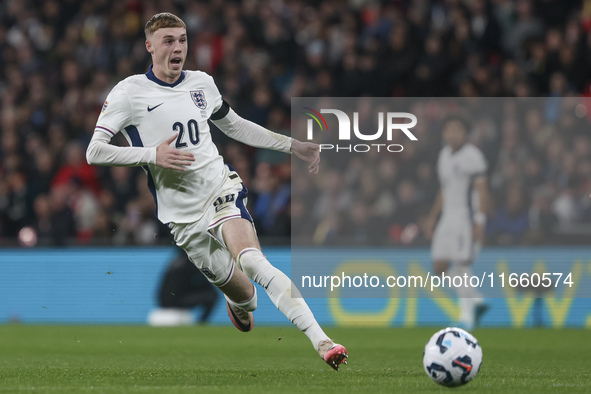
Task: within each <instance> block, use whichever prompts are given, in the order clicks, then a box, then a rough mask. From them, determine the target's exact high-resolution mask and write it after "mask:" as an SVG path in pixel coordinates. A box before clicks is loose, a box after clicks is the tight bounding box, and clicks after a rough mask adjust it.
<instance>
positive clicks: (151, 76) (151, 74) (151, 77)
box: [146, 64, 185, 88]
mask: <svg viewBox="0 0 591 394" xmlns="http://www.w3.org/2000/svg"><path fill="white" fill-rule="evenodd" d="M152 66H153V65H152V64H150V68H149V69H148V72H147V73H146V77H148V79H149V80H150V81H152V82H156V83H157V84H158V85H160V86H168V87H169V88H174V87H175V86H176V85H178V84H179V83H181V82H183V80H184V79H185V72H184V71H181V76H180V77H179V79H177V80H176V82H175V83H166V82H164V81H162V80H160V79H158V78H157V77H156V75H154V71H152Z"/></svg>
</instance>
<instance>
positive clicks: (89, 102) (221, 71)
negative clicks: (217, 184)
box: [0, 0, 591, 245]
mask: <svg viewBox="0 0 591 394" xmlns="http://www.w3.org/2000/svg"><path fill="white" fill-rule="evenodd" d="M162 11H170V12H173V13H175V14H177V15H179V16H180V17H182V18H183V19H184V21H185V22H186V24H187V30H188V35H189V55H188V58H187V62H186V64H185V67H186V68H187V69H200V70H203V71H206V72H208V73H210V74H211V75H213V76H214V78H215V80H216V82H217V84H218V86H219V88H220V90H221V92H222V94H223V95H224V98H225V99H226V101H228V102H229V103H230V104H231V105H232V107H233V108H234V109H235V110H236V111H237V112H238V113H239V114H240V115H241V116H243V117H245V118H247V119H250V120H252V121H254V122H256V123H259V124H261V125H264V126H266V127H268V128H270V129H272V130H274V131H278V132H282V133H286V134H289V132H290V99H291V97H297V96H300V97H302V96H363V95H365V96H386V97H389V96H394V97H444V96H462V97H475V96H482V97H488V96H498V97H501V96H509V97H514V96H518V97H528V96H529V97H531V96H548V97H565V96H580V95H586V94H588V93H589V82H591V78H590V77H591V75H590V72H591V2H590V1H589V0H578V1H577V0H413V1H410V0H389V1H373V0H368V1H363V0H348V1H347V0H327V1H290V0H269V1H262V0H260V1H257V0H245V1H224V0H213V1H192V0H178V1H174V0H163V1H139V0H123V1H113V0H88V1H77V0H60V1H58V0H44V1H40V0H5V1H2V2H0V244H2V245H8V244H11V243H15V242H16V241H15V240H17V239H19V240H20V243H21V244H23V245H32V244H37V245H71V244H153V243H162V242H170V238H169V236H168V235H167V234H168V230H167V228H166V227H165V226H163V225H161V224H159V223H158V222H157V220H156V219H155V217H154V214H153V212H154V202H153V200H152V196H151V195H150V193H149V192H148V190H147V184H146V177H145V175H144V174H143V172H142V171H141V169H138V168H117V167H104V168H103V167H101V168H97V167H91V166H88V165H87V164H86V161H85V155H84V153H85V148H86V145H87V143H88V141H89V140H90V138H91V136H92V133H93V130H94V125H95V123H96V120H97V116H98V114H99V112H100V109H101V106H102V104H103V101H104V99H105V97H106V95H107V93H108V92H109V90H110V89H111V88H112V87H113V86H114V85H115V84H116V83H117V82H118V81H120V80H122V79H124V78H126V77H127V76H129V75H132V74H136V73H144V72H146V70H147V67H148V65H149V64H150V59H149V56H148V54H147V52H146V50H145V47H144V40H145V38H144V35H143V25H144V23H145V21H147V20H148V19H149V18H150V17H151V16H152V15H153V14H155V13H157V12H162ZM526 119H527V121H526V122H525V123H524V124H521V123H518V122H515V121H512V119H511V118H507V119H506V120H505V121H504V122H502V125H501V126H500V128H499V129H498V132H497V133H493V135H492V137H491V139H490V140H488V141H486V142H485V144H484V145H483V147H484V148H486V149H487V152H485V153H486V155H487V158H488V159H489V160H491V167H490V174H489V175H490V178H489V179H490V183H491V188H492V190H493V192H494V193H495V197H496V198H495V199H494V201H495V205H494V206H493V207H492V208H491V211H490V212H489V214H490V216H489V227H490V229H489V230H490V234H489V242H491V243H500V244H506V243H522V242H530V241H529V239H530V238H529V237H526V236H523V235H524V234H526V233H528V231H529V230H531V229H532V228H537V227H536V226H547V227H549V228H551V229H552V228H555V227H556V226H555V225H556V224H557V223H562V224H566V228H575V229H576V228H577V225H584V224H585V223H589V222H590V214H589V203H588V201H587V200H586V199H585V198H583V197H584V194H585V193H587V194H588V192H589V179H590V176H591V140H590V138H589V134H588V133H587V134H584V133H580V132H568V133H567V132H566V131H565V129H564V127H563V126H565V125H563V124H560V122H559V121H556V122H555V123H553V124H548V122H547V120H548V119H547V116H546V114H541V113H536V112H535V111H534V112H532V113H531V114H528V116H527V118H526ZM566 126H569V125H566ZM571 126H572V125H571ZM573 127H574V126H573ZM212 133H213V134H214V141H215V142H216V143H217V144H218V146H219V149H220V152H221V153H222V154H223V155H224V157H225V159H226V161H227V162H228V163H230V164H232V165H233V166H234V167H235V168H236V169H237V170H238V172H239V173H240V174H241V176H242V178H243V179H244V181H245V183H246V186H247V187H248V188H249V192H250V193H249V209H250V212H251V214H252V215H253V217H254V218H255V221H256V224H257V228H258V232H259V234H260V235H261V236H262V237H268V236H272V237H283V238H281V239H282V240H283V242H285V243H287V242H288V237H289V235H290V219H291V214H292V213H293V214H294V215H296V214H297V212H298V207H297V206H296V205H294V206H292V200H291V198H290V188H291V187H293V188H294V190H297V188H298V187H301V188H302V189H301V190H305V187H309V186H307V185H305V184H303V185H299V184H294V185H292V186H290V158H289V157H287V156H286V155H282V154H278V153H276V152H269V151H262V150H256V149H254V148H250V147H246V146H244V145H241V144H238V143H235V142H233V141H231V140H229V139H228V138H227V137H225V136H224V135H223V134H222V133H220V132H219V131H217V130H213V131H212ZM114 142H115V143H119V144H123V143H124V141H123V139H122V138H119V137H116V138H115V141H114ZM433 145H434V146H436V148H439V146H438V145H437V144H433ZM413 155H414V156H413ZM402 157H404V158H408V159H409V160H414V161H415V164H414V165H415V167H411V166H407V164H405V163H404V162H400V163H397V165H395V166H389V165H388V164H380V167H379V168H380V169H381V170H382V171H383V175H384V177H385V181H387V182H389V184H391V185H392V187H393V189H392V190H393V194H392V196H393V202H394V203H395V204H394V205H395V206H398V207H399V208H398V209H397V210H394V211H392V212H391V213H392V215H395V216H397V218H396V221H400V223H402V224H404V225H406V224H408V223H410V222H413V221H417V223H418V220H419V219H418V218H419V217H420V213H422V212H423V211H422V210H423V209H424V206H426V205H429V204H430V203H431V202H432V200H433V199H434V196H435V192H436V190H437V182H436V178H435V174H434V166H433V164H434V162H435V159H436V151H435V152H431V153H430V155H429V156H422V155H418V154H417V153H413V151H412V149H410V152H406V153H405V154H404V155H403V156H402ZM425 158H427V160H419V159H425ZM380 163H381V162H380ZM384 163H388V160H384ZM407 168H416V171H412V172H410V171H408V170H407ZM339 180H340V177H339V175H338V174H334V173H333V172H331V170H330V168H329V167H327V168H326V169H325V170H321V173H320V174H319V175H318V176H317V178H316V179H315V180H313V181H310V182H319V183H321V184H323V185H325V187H326V188H329V189H330V188H332V192H336V191H337V190H338V189H339V188H341V187H342V185H341V184H340V183H339ZM360 182H361V184H360V187H361V189H360V190H361V191H362V192H363V193H367V194H368V195H371V190H372V187H375V185H372V184H371V181H370V180H364V178H363V177H362V178H361V179H360ZM364 182H367V183H369V184H364ZM527 182H535V183H536V185H535V186H536V188H533V186H532V187H529V186H531V185H526V183H527ZM538 186H545V187H544V188H541V189H540V188H539V187H538ZM534 189H535V190H536V193H534V194H531V193H526V192H525V191H531V190H534ZM328 192H331V191H330V190H329V191H328ZM300 194H301V193H300ZM419 196H420V197H419ZM501 197H502V198H501ZM294 202H295V201H294ZM328 203H330V201H327V202H325V203H323V202H322V201H319V202H317V203H316V204H317V205H318V206H319V207H320V208H318V209H322V208H321V207H322V204H328ZM407 205H408V206H410V207H412V209H410V208H409V209H406V208H404V207H405V206H407ZM292 210H293V211H292ZM415 212H418V213H419V214H417V215H416V216H415V217H410V216H412V215H414V214H415ZM535 212H538V214H537V215H536V213H535ZM349 214H350V217H349V218H345V219H346V221H350V223H353V224H354V225H353V226H348V227H347V228H348V229H349V230H350V231H351V232H356V231H357V232H358V231H361V230H358V229H357V227H356V226H357V224H356V223H357V222H359V221H362V220H364V216H367V215H368V213H367V208H363V207H359V206H353V207H351V208H350V209H349ZM518 219H519V220H518ZM335 220H336V219H335ZM339 220H342V218H341V219H339ZM396 221H394V222H393V223H397V222H396ZM407 222H408V223H407ZM504 222H512V224H511V226H510V227H511V228H510V229H509V230H510V231H509V232H508V233H507V231H508V230H507V229H505V230H503V231H501V230H500V228H502V227H503V223H504ZM540 223H542V224H540ZM404 225H403V228H404ZM505 225H506V223H505ZM569 225H570V227H569ZM310 226H311V229H310V231H311V233H312V234H315V237H316V238H317V239H318V240H320V241H319V242H320V243H322V242H324V241H323V240H327V238H326V236H325V235H323V234H324V233H327V232H326V231H325V228H326V226H327V224H326V223H324V222H322V221H320V222H314V221H313V220H311V221H310ZM329 227H330V226H329ZM583 227H584V226H583ZM544 228H545V227H544ZM563 228H564V227H563ZM417 231H418V232H419V233H420V225H418V230H417ZM398 233H401V234H403V233H404V231H399V230H397V229H396V228H392V229H391V232H390V238H389V242H390V243H404V242H403V240H404V237H402V238H401V236H400V234H398ZM507 234H509V235H511V234H516V236H507ZM350 235H351V236H353V237H355V236H356V235H355V234H350ZM547 238H548V239H546V240H544V242H547V241H550V242H551V238H552V237H547ZM267 239H270V238H267ZM413 240H415V241H416V242H420V240H421V237H420V236H417V237H413ZM538 241H539V240H538ZM413 242H414V241H413ZM539 242H541V241H539Z"/></svg>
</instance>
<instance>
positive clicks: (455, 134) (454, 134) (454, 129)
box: [443, 120, 466, 150]
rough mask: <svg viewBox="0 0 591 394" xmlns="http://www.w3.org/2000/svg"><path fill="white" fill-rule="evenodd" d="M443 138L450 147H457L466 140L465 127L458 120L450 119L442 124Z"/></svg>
mask: <svg viewBox="0 0 591 394" xmlns="http://www.w3.org/2000/svg"><path fill="white" fill-rule="evenodd" d="M443 140H444V141H445V143H446V144H447V145H449V146H451V148H452V149H454V150H455V149H458V148H459V147H461V146H462V145H464V142H466V129H465V128H464V124H463V123H462V122H460V121H459V120H450V121H449V122H447V123H445V125H443Z"/></svg>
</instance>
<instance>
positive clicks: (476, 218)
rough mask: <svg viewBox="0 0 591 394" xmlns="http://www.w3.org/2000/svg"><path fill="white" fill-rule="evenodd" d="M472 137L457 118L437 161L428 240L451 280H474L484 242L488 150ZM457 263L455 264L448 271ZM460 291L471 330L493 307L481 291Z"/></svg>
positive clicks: (438, 269) (449, 122)
mask: <svg viewBox="0 0 591 394" xmlns="http://www.w3.org/2000/svg"><path fill="white" fill-rule="evenodd" d="M467 134H468V124H467V123H466V121H465V120H464V119H463V118H462V117H459V116H453V117H449V118H447V119H446V120H445V121H444V123H443V140H444V142H445V146H444V147H443V149H442V150H441V152H440V153H439V158H438V160H437V175H438V178H439V183H440V189H439V191H438V193H437V197H436V199H435V202H434V204H433V207H432V208H431V211H430V213H429V216H428V219H427V226H426V228H427V236H432V237H433V239H432V243H431V257H432V259H433V261H434V269H435V273H436V274H437V275H442V274H443V273H444V272H445V274H446V275H447V276H462V277H463V276H464V274H467V275H468V276H471V274H472V273H471V265H472V262H473V261H474V260H475V259H476V257H477V254H478V251H479V249H480V245H481V244H482V241H483V239H484V230H485V225H486V214H485V208H486V201H487V195H488V188H487V178H486V170H487V164H486V159H485V158H484V156H483V154H482V152H480V150H479V149H478V148H477V147H476V146H474V145H472V144H470V143H468V136H467ZM440 214H441V217H440V218H439V221H438V222H437V218H438V217H439V215H440ZM436 222H437V226H436V227H435V223H436ZM434 227H435V231H434V232H433V228H434ZM452 263H453V264H454V266H453V268H452V269H451V270H450V271H448V269H449V268H450V265H451V264H452ZM456 291H457V295H458V297H459V303H460V318H459V323H458V325H460V326H463V327H464V328H466V329H468V330H471V329H473V328H474V326H475V325H477V324H478V323H479V321H480V318H481V317H482V315H483V314H484V313H485V312H486V310H487V309H488V305H487V304H486V303H485V302H484V300H483V299H482V295H481V294H480V293H479V292H478V291H477V290H476V289H475V288H472V287H470V286H462V287H458V288H457V289H456Z"/></svg>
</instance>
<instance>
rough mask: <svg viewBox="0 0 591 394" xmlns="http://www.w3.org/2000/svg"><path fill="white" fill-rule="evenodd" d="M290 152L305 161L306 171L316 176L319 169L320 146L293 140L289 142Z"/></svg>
mask: <svg viewBox="0 0 591 394" xmlns="http://www.w3.org/2000/svg"><path fill="white" fill-rule="evenodd" d="M291 151H292V152H293V153H295V155H296V156H297V157H299V158H300V159H302V160H304V161H307V162H308V163H309V165H308V171H309V172H311V173H312V174H318V169H319V168H320V146H319V145H318V144H314V143H312V142H301V141H298V140H296V139H295V138H294V139H293V140H292V142H291Z"/></svg>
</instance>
